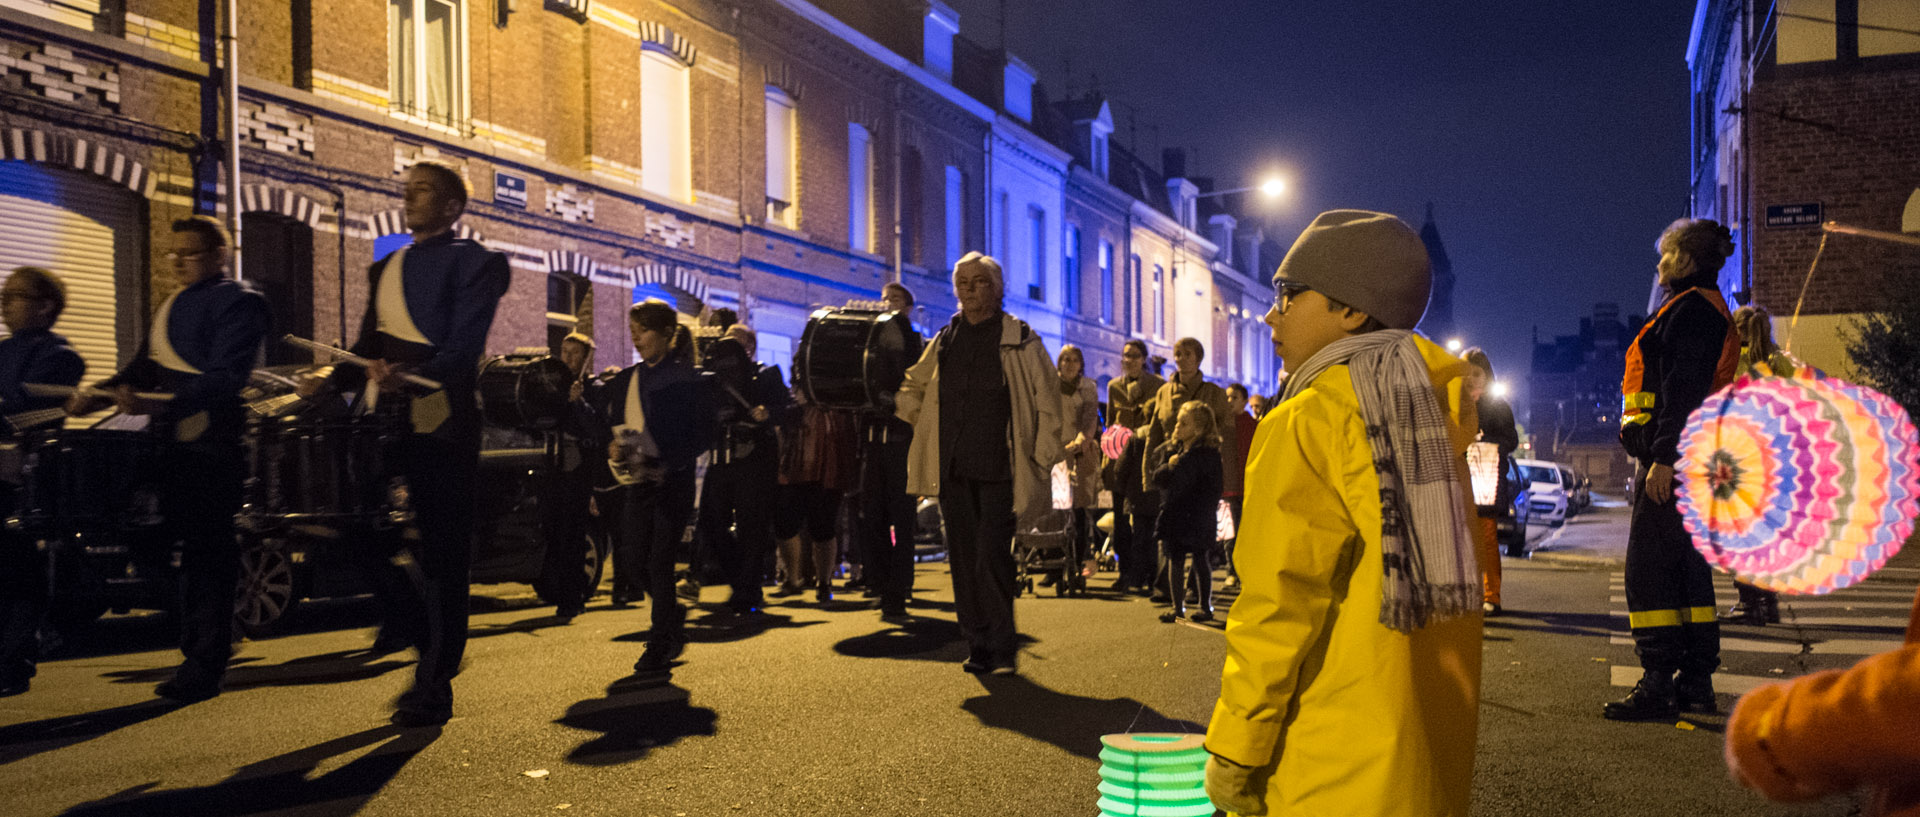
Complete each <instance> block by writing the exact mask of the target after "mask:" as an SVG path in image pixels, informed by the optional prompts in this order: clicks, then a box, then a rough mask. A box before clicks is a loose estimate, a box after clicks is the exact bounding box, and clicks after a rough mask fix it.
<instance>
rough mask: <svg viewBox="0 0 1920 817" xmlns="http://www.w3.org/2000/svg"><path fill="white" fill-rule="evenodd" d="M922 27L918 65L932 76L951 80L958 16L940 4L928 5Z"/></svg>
mask: <svg viewBox="0 0 1920 817" xmlns="http://www.w3.org/2000/svg"><path fill="white" fill-rule="evenodd" d="M922 26H923V28H922V30H921V46H920V64H921V65H922V66H924V67H925V68H926V69H927V71H928V72H929V73H931V74H933V75H934V76H936V77H939V78H941V79H944V80H952V79H953V37H954V35H956V34H959V33H960V16H959V15H957V14H954V13H953V10H952V9H950V8H947V7H946V6H944V5H942V4H940V3H928V4H927V16H926V18H925V20H924V21H923V23H922Z"/></svg>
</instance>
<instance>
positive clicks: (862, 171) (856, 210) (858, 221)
mask: <svg viewBox="0 0 1920 817" xmlns="http://www.w3.org/2000/svg"><path fill="white" fill-rule="evenodd" d="M873 175H874V174H873V134H872V133H870V132H868V131H867V128H866V126H864V125H861V124H860V123H858V122H849V123H847V246H849V247H851V248H853V249H854V250H855V251H856V252H866V253H870V252H873Z"/></svg>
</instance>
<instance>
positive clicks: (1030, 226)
mask: <svg viewBox="0 0 1920 817" xmlns="http://www.w3.org/2000/svg"><path fill="white" fill-rule="evenodd" d="M1027 230H1028V231H1029V232H1031V233H1033V234H1032V235H1030V236H1027V238H1028V240H1030V241H1032V242H1033V248H1032V254H1031V256H1030V260H1029V261H1028V262H1027V263H1028V265H1029V269H1028V271H1027V298H1028V299H1029V300H1031V301H1033V302H1035V303H1046V302H1047V211H1046V210H1045V209H1043V208H1041V207H1040V206H1039V205H1035V204H1029V205H1027Z"/></svg>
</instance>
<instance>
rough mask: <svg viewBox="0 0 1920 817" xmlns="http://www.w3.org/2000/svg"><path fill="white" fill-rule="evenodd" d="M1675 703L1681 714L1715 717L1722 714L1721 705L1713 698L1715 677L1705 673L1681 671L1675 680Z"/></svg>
mask: <svg viewBox="0 0 1920 817" xmlns="http://www.w3.org/2000/svg"><path fill="white" fill-rule="evenodd" d="M1673 695H1674V702H1675V704H1676V705H1677V706H1678V708H1679V710H1680V711H1681V712H1691V713H1694V714H1697V715H1715V714H1719V712H1720V703H1719V702H1718V701H1716V700H1714V697H1713V675H1712V674H1711V673H1704V672H1686V671H1684V670H1683V671H1681V673H1680V675H1679V677H1677V678H1675V679H1674V680H1673Z"/></svg>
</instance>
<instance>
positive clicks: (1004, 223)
mask: <svg viewBox="0 0 1920 817" xmlns="http://www.w3.org/2000/svg"><path fill="white" fill-rule="evenodd" d="M993 215H994V219H995V221H996V223H995V224H994V225H992V228H993V234H994V235H995V236H997V237H998V238H999V240H998V241H996V242H994V245H993V255H994V257H996V258H999V259H1001V260H1002V261H1011V260H1013V227H1012V226H1011V224H1012V222H1013V203H1012V202H1011V201H1010V200H1008V198H1007V191H1006V190H1004V189H1002V190H1001V191H1000V202H999V206H998V207H997V208H996V209H995V210H994V211H993Z"/></svg>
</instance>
